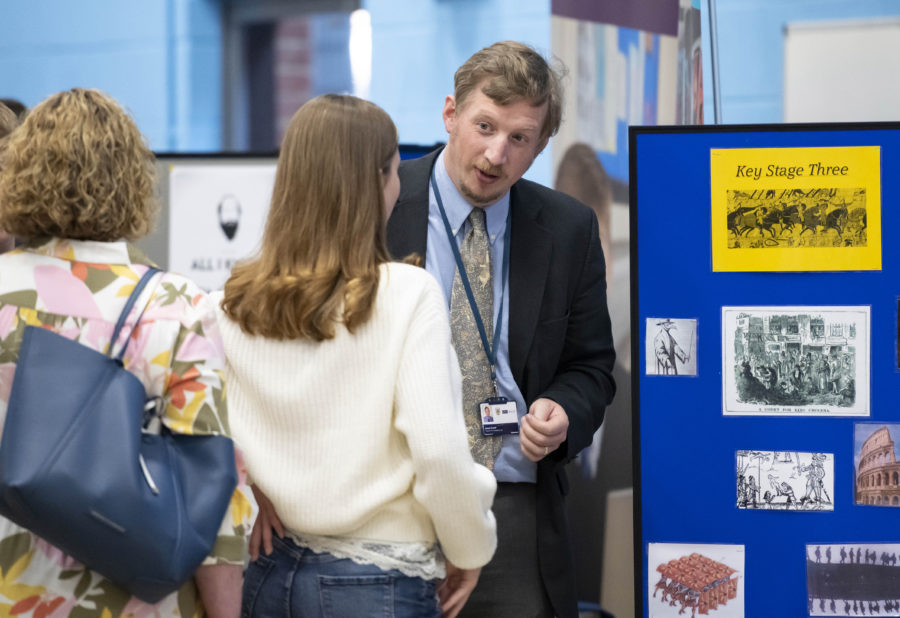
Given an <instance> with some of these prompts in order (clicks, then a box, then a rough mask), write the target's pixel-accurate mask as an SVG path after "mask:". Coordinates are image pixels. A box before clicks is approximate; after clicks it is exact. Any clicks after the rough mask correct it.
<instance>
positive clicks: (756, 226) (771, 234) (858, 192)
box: [726, 187, 868, 249]
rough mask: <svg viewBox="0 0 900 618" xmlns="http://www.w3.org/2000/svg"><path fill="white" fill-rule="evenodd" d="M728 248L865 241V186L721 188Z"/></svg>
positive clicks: (841, 244) (851, 244) (853, 244)
mask: <svg viewBox="0 0 900 618" xmlns="http://www.w3.org/2000/svg"><path fill="white" fill-rule="evenodd" d="M727 196H728V197H727V202H726V211H727V225H728V248H729V249H774V248H782V249H785V248H792V247H865V246H866V224H867V219H868V217H867V211H866V190H865V189H864V188H861V187H857V188H840V189H837V188H819V189H807V190H803V189H757V190H754V191H738V190H728V191H727Z"/></svg>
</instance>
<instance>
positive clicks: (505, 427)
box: [431, 171, 519, 436]
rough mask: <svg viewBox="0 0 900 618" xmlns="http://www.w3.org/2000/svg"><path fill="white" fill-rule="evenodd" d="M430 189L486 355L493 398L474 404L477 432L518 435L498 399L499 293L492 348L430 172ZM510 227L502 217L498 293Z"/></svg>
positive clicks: (512, 413)
mask: <svg viewBox="0 0 900 618" xmlns="http://www.w3.org/2000/svg"><path fill="white" fill-rule="evenodd" d="M431 188H432V190H433V191H434V197H435V199H436V200H437V205H438V209H439V210H440V211H441V218H442V219H443V221H444V230H445V231H446V232H447V238H448V240H449V241H450V248H451V249H452V250H453V257H454V258H455V259H456V268H457V270H458V271H459V278H460V279H461V280H462V284H463V287H464V288H465V290H466V298H467V299H468V301H469V307H470V308H471V310H472V315H473V316H474V318H475V324H476V325H477V326H478V333H479V334H480V335H481V344H482V347H483V348H484V353H485V355H486V356H487V360H488V363H490V366H491V382H492V383H493V385H494V396H493V397H488V398H487V399H485V400H484V401H482V402H481V403H479V404H478V413H479V414H478V416H479V417H480V418H481V433H482V434H484V435H486V436H496V435H503V434H517V433H519V415H518V414H517V413H516V402H515V401H514V400H509V399H507V398H506V397H500V394H499V393H498V391H497V348H498V346H499V343H500V331H501V329H502V328H503V301H504V298H503V293H502V292H501V296H500V310H499V311H498V318H497V327H496V329H495V330H494V341H493V345H492V344H491V342H489V341H488V338H487V331H486V330H485V328H484V321H483V320H482V319H481V313H480V312H479V311H478V304H477V303H476V302H475V296H474V295H473V294H472V287H471V285H470V284H469V277H468V275H467V274H466V268H465V266H464V265H463V261H462V256H461V255H460V253H459V247H458V246H457V245H456V238H455V237H454V234H453V230H452V228H451V227H450V220H449V219H448V218H447V212H446V211H445V210H444V203H443V200H441V192H440V191H439V190H438V187H437V182H436V181H435V178H434V172H433V171H432V173H431ZM510 228H511V217H510V215H509V213H507V214H506V231H505V233H504V244H503V268H502V271H501V273H502V275H501V276H502V284H501V286H500V289H501V290H505V289H506V278H507V276H508V273H509V245H510V242H509V236H510Z"/></svg>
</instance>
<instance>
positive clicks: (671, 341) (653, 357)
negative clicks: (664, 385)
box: [645, 318, 697, 376]
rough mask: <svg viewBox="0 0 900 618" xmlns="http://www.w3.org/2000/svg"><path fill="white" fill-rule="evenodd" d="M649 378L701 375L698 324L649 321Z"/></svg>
mask: <svg viewBox="0 0 900 618" xmlns="http://www.w3.org/2000/svg"><path fill="white" fill-rule="evenodd" d="M645 356H646V357H647V375H658V376H695V375H697V320H693V319H677V318H647V340H646V346H645Z"/></svg>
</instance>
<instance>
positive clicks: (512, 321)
mask: <svg viewBox="0 0 900 618" xmlns="http://www.w3.org/2000/svg"><path fill="white" fill-rule="evenodd" d="M509 207H510V212H511V216H512V231H511V236H512V238H511V241H510V242H511V244H510V248H509V363H510V367H511V369H512V373H513V378H514V379H515V380H516V384H518V385H519V388H521V389H522V395H523V396H524V397H525V399H526V403H530V402H529V401H528V400H529V399H530V398H531V397H532V396H533V395H532V394H530V393H527V392H526V383H525V361H526V360H527V358H528V351H529V350H530V349H531V344H532V341H533V340H534V334H535V330H536V329H537V324H538V316H539V314H540V308H541V300H542V299H543V297H544V287H545V285H546V283H547V272H548V269H549V266H550V253H551V250H552V246H553V245H552V236H551V234H550V230H548V229H547V228H546V227H544V226H543V225H542V224H541V222H540V217H539V215H540V211H541V209H542V204H541V203H540V201H539V199H538V197H537V196H536V195H534V194H533V192H532V191H529V190H528V187H527V186H526V185H523V184H522V183H521V182H519V183H516V184H515V185H513V187H512V190H511V193H510V203H509Z"/></svg>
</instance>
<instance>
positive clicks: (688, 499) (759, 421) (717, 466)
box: [629, 123, 900, 618]
mask: <svg viewBox="0 0 900 618" xmlns="http://www.w3.org/2000/svg"><path fill="white" fill-rule="evenodd" d="M629 137H630V161H631V164H630V175H631V178H630V189H631V205H630V206H631V247H632V253H631V269H632V333H633V337H632V358H633V359H634V364H633V370H632V376H633V393H634V395H633V402H634V403H633V405H634V408H633V422H634V457H635V489H636V496H635V509H636V511H635V578H636V587H635V598H636V603H637V613H636V615H638V616H640V615H643V616H653V615H669V614H668V613H666V612H667V611H669V610H664V609H662V608H663V605H662V604H660V605H659V608H660V609H659V610H658V611H657V610H655V609H654V607H656V605H654V604H656V603H657V601H658V599H659V598H660V596H661V595H660V594H659V593H661V592H662V591H661V590H660V591H657V592H658V594H657V596H656V597H652V596H651V595H652V594H653V593H654V586H655V583H656V582H657V580H659V579H660V577H661V576H660V573H659V572H657V571H656V567H657V564H653V565H651V564H649V562H648V548H649V545H650V544H656V543H673V544H716V545H719V544H721V545H742V546H743V547H744V551H743V557H744V565H743V570H742V572H740V573H738V574H737V575H736V576H737V577H740V578H741V579H742V582H741V584H742V590H741V592H742V597H743V598H742V599H734V600H732V601H730V602H731V603H732V604H731V605H728V603H725V604H722V605H720V606H719V609H717V610H712V611H709V613H708V614H707V615H709V616H725V615H727V616H732V615H739V614H737V613H736V612H737V609H736V606H735V603H736V602H738V601H742V602H743V607H744V609H743V614H742V615H744V616H748V617H754V618H755V617H797V616H807V615H810V611H811V610H810V603H809V597H808V594H807V555H808V554H807V545H810V546H819V544H821V548H822V551H825V547H826V545H828V544H831V545H838V544H851V543H900V525H898V522H900V507H897V508H890V507H887V508H886V507H877V506H862V505H857V504H856V502H855V498H854V479H855V470H854V426H855V424H856V423H858V422H869V421H877V422H884V423H891V422H893V423H897V422H900V420H898V419H900V410H898V407H900V404H898V402H897V399H898V397H897V395H898V393H900V373H898V371H897V367H898V364H897V350H898V346H897V328H898V315H897V306H898V301H897V298H898V293H900V243H895V242H893V238H892V235H893V232H894V231H897V230H900V209H898V206H900V174H898V173H897V170H900V124H894V123H890V124H888V123H871V124H840V125H839V124H834V125H772V126H715V127H713V126H708V127H632V128H631V130H630V136H629ZM859 146H865V147H878V149H879V150H878V151H879V153H880V206H881V208H880V210H881V232H880V236H881V268H880V270H868V271H855V270H849V271H841V272H828V271H822V272H815V271H806V272H752V271H749V272H716V271H714V270H713V250H712V240H711V230H712V225H713V215H712V208H711V181H712V180H713V179H712V178H711V173H710V165H711V163H710V161H711V151H712V150H716V149H756V148H807V147H816V148H832V147H859ZM822 186H823V187H827V186H829V181H827V180H823V181H822ZM760 187H761V188H765V185H764V184H762V185H760ZM871 193H872V191H871V190H870V196H871ZM742 196H743V197H746V198H749V197H750V196H748V195H746V194H742ZM814 201H815V200H814V199H810V205H811V204H812V202H814ZM851 210H852V209H851ZM762 213H763V214H760V211H757V213H756V215H755V216H759V217H760V218H762V217H763V216H764V213H765V211H762ZM823 214H824V210H823ZM850 218H852V215H851V217H850ZM795 220H799V223H800V224H802V220H803V217H797V219H795ZM843 222H844V226H843V227H844V229H843V230H842V231H843V233H844V235H843V236H842V237H841V242H842V243H844V244H847V245H849V244H850V242H851V240H848V239H849V238H850V236H851V235H853V234H856V235H857V236H858V237H859V236H861V234H863V232H862V231H861V227H862V226H861V224H860V222H859V221H857V222H856V224H855V227H854V224H853V223H848V222H847V219H846V218H845V219H844V220H843ZM822 223H824V217H823V220H822ZM782 227H783V225H779V224H776V225H775V226H774V233H773V234H772V236H773V237H775V236H778V232H779V231H781V228H782ZM813 232H815V233H818V234H825V235H829V237H831V238H838V237H837V236H835V234H834V233H833V232H828V231H826V230H824V229H816V230H813V231H812V232H809V231H808V232H807V233H806V234H805V235H804V239H807V240H804V241H803V242H809V240H808V239H809V237H810V236H811V234H812V233H813ZM729 233H732V234H734V235H735V236H734V237H735V238H738V234H740V233H741V232H739V231H730V232H729ZM785 234H788V232H785ZM739 238H740V240H739V242H744V243H748V245H749V244H752V241H753V239H756V240H757V241H758V242H772V243H774V242H776V241H774V240H772V241H769V240H767V239H768V238H769V233H768V232H766V231H764V230H760V229H756V230H753V229H751V230H749V231H746V232H745V233H743V234H742V235H741V236H739ZM823 238H824V236H823ZM870 241H871V238H870ZM833 244H834V245H838V244H839V243H838V241H835V242H834V243H833ZM748 245H745V246H748ZM763 250H764V249H763ZM797 250H799V251H802V250H803V249H801V248H798V249H797ZM828 267H829V265H828V263H827V261H826V262H823V264H822V268H828ZM748 306H757V307H782V306H791V307H796V306H843V307H848V306H851V307H861V308H868V312H869V316H870V319H871V320H870V325H869V328H870V330H869V333H870V334H869V345H868V350H867V351H866V352H865V353H863V352H861V351H859V350H860V349H861V348H859V347H858V346H855V347H854V348H853V349H854V350H857V352H856V353H857V354H858V356H857V357H856V362H857V363H865V364H866V365H867V367H868V368H869V372H868V373H869V374H870V375H869V378H868V379H869V393H868V399H869V401H868V402H867V403H868V410H869V416H867V417H859V416H858V417H850V416H841V415H840V410H841V408H840V407H839V406H838V408H837V410H838V412H837V414H835V415H834V416H817V415H815V414H816V411H815V410H816V408H814V407H811V408H810V410H812V412H811V413H810V414H802V415H799V416H788V415H784V416H747V415H736V416H731V415H725V414H724V413H723V399H724V397H723V395H724V393H723V388H724V387H723V355H730V354H731V353H732V349H733V348H734V347H735V346H731V347H727V348H726V349H725V350H724V351H723V323H722V322H723V311H722V309H723V307H748ZM774 313H777V311H776V312H774ZM767 315H768V314H767ZM773 315H774V314H773ZM813 317H814V318H815V316H813ZM650 318H652V320H651V321H650V325H649V329H650V330H649V332H648V319H650ZM666 319H672V320H674V321H679V320H696V323H693V322H686V321H685V322H677V323H678V324H680V325H681V329H680V330H679V331H678V332H679V335H680V336H681V337H682V338H685V339H691V335H692V334H693V333H692V332H691V329H695V333H696V337H695V341H694V343H687V344H685V345H684V346H683V347H684V348H685V349H684V350H683V352H687V354H685V356H690V357H691V358H692V359H693V360H694V361H695V363H696V376H694V377H688V376H684V375H677V376H676V375H653V374H655V373H665V369H664V368H659V367H658V366H657V365H656V362H657V359H656V358H654V357H653V356H652V354H653V348H652V346H651V348H650V351H649V353H648V346H647V338H648V336H649V337H650V338H651V339H652V338H653V337H655V336H656V335H657V334H658V333H659V332H660V331H661V330H665V328H664V327H663V326H662V324H663V322H665V320H666ZM765 319H766V320H769V318H768V317H767V318H765ZM797 319H798V320H799V321H800V322H801V330H802V328H809V324H808V322H809V317H807V318H802V317H801V318H797ZM803 319H806V322H807V323H805V324H803V323H802V320H803ZM760 323H762V322H760ZM688 325H690V326H688ZM765 325H766V328H767V329H768V328H770V327H771V329H772V330H773V332H774V330H775V328H776V325H774V324H770V322H769V321H766V322H765ZM829 328H834V329H835V331H834V332H835V333H837V334H840V332H839V331H840V325H838V324H835V325H834V326H829ZM857 328H861V326H860V325H855V326H854V328H853V336H854V337H857V338H859V337H861V336H862V333H861V332H860V333H857V332H856V329H857ZM775 339H777V337H774V336H773V337H772V340H773V341H774V340H775ZM683 342H684V339H683V341H682V343H683ZM761 345H764V346H765V345H769V344H768V343H764V344H761ZM772 345H776V344H775V343H772ZM736 347H738V348H740V346H739V345H737V346H736ZM799 347H800V348H801V349H800V351H799V352H797V351H796V350H793V349H787V350H786V349H785V347H782V348H781V349H780V350H779V349H778V348H777V347H776V348H775V352H777V353H778V354H780V353H781V352H782V351H785V352H786V355H787V356H788V357H791V356H792V355H793V356H794V357H803V358H801V359H800V360H801V361H803V362H804V363H805V362H806V358H805V356H806V355H807V354H808V351H807V348H806V347H804V345H803V344H799ZM845 348H846V346H845ZM744 352H746V350H744ZM846 353H847V352H846V350H845V351H844V354H846ZM740 354H741V350H739V351H738V352H737V353H736V358H737V360H738V364H740V362H739V361H740V359H739V358H738V357H739V356H740ZM773 354H774V352H773ZM841 354H842V353H841V352H840V350H839V346H833V349H832V351H831V352H830V356H829V352H828V349H827V348H826V351H825V352H824V353H823V356H825V360H822V361H818V362H821V363H822V365H823V366H824V365H827V364H828V363H832V368H831V369H829V370H828V372H829V375H831V374H832V372H833V374H834V375H837V374H838V370H837V368H838V367H840V365H841V362H842V359H841ZM648 356H649V358H648ZM812 358H813V357H812V355H811V354H810V360H809V363H810V364H812V363H813V362H817V361H814V360H813V359H812ZM729 359H730V357H729ZM729 359H726V360H729ZM648 360H650V361H652V363H651V367H650V373H649V374H648ZM663 360H665V359H663ZM848 362H849V361H848ZM678 366H682V367H684V365H683V364H682V363H680V361H678V362H677V366H676V369H677V368H678ZM738 371H740V368H739V369H738ZM748 371H749V369H748ZM753 371H754V372H756V371H757V368H756V367H754V368H753ZM778 371H781V370H780V369H778V368H776V373H777V372H778ZM785 373H787V372H786V371H785ZM857 379H858V378H857ZM759 381H761V382H765V379H764V378H762V377H760V378H759ZM775 381H776V377H773V382H772V384H773V385H774V384H775ZM856 386H857V388H856V389H855V392H856V394H859V393H861V392H863V390H864V389H862V388H861V386H862V385H861V384H857V385H856ZM783 388H784V389H787V390H790V389H791V388H792V387H791V386H790V385H789V381H788V380H785V385H784V387H783ZM809 388H811V389H814V390H815V389H819V390H821V392H822V393H823V394H822V398H828V400H829V401H831V402H839V398H840V392H842V391H841V389H844V390H843V392H844V393H845V395H846V393H847V392H848V391H847V380H844V382H843V383H841V382H840V381H839V380H837V379H836V378H835V380H834V381H828V380H826V379H824V378H823V379H822V383H821V384H817V385H814V386H810V387H809ZM852 391H853V387H852V385H851V386H850V392H851V394H850V395H849V397H851V398H852V397H853V394H852ZM785 397H788V395H785ZM823 409H824V408H823ZM894 439H895V440H897V441H898V442H900V435H897V436H894ZM741 450H751V451H769V452H772V453H788V454H791V455H793V456H794V457H797V458H798V459H799V458H801V455H802V454H803V453H831V454H834V469H833V474H834V480H833V495H829V496H828V498H829V499H830V500H831V502H832V506H833V510H830V511H829V510H821V511H818V510H804V511H796V510H795V511H791V510H787V509H782V510H780V509H778V508H775V509H772V510H763V509H743V508H738V502H739V501H741V500H746V499H747V496H746V492H745V493H744V494H742V493H741V492H740V487H739V486H738V484H739V481H738V479H737V478H736V477H737V474H738V472H737V470H736V466H737V464H736V458H737V452H738V451H741ZM779 457H780V455H779ZM784 457H787V458H789V456H788V455H784ZM763 461H766V460H763ZM766 465H772V466H774V462H771V461H768V462H767V464H766ZM779 465H780V464H779ZM756 467H757V468H759V470H760V473H758V474H756V475H755V476H757V477H759V478H758V480H757V487H758V488H759V491H758V492H752V493H753V494H754V495H752V496H751V498H752V499H753V500H758V501H759V502H760V503H761V502H762V501H763V491H764V490H768V491H770V492H771V493H770V498H771V497H773V494H774V490H772V489H771V488H770V487H768V486H767V485H766V483H765V478H764V477H765V476H766V469H763V468H762V467H761V465H760V466H756ZM797 474H798V475H799V476H802V477H803V478H804V479H805V478H807V476H808V472H806V471H804V472H801V471H800V469H799V468H798V469H797ZM744 481H746V479H744ZM804 482H805V481H804ZM801 491H802V490H801ZM779 498H780V500H786V498H781V497H779ZM794 498H795V500H797V501H799V500H800V499H801V498H802V496H801V495H796V496H794ZM775 502H776V503H777V502H779V500H778V499H776V500H775ZM805 506H808V504H807V505H805ZM836 551H837V550H836ZM838 560H839V558H838V557H837V555H835V556H834V562H837V561H838ZM824 561H825V558H824V557H823V558H822V562H823V563H824ZM648 571H649V572H648ZM897 594H898V597H897V598H900V591H898V593H897ZM665 606H666V607H670V608H671V609H676V610H677V609H678V607H677V605H676V606H675V607H672V606H669V605H668V603H666V604H665ZM816 608H818V605H816ZM700 613H701V612H699V611H698V612H697V615H700ZM813 614H814V615H815V612H813ZM682 615H687V616H691V615H692V608H688V609H687V610H686V612H685V613H684V614H682ZM866 615H869V614H868V612H867V613H866ZM892 615H893V614H892Z"/></svg>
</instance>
